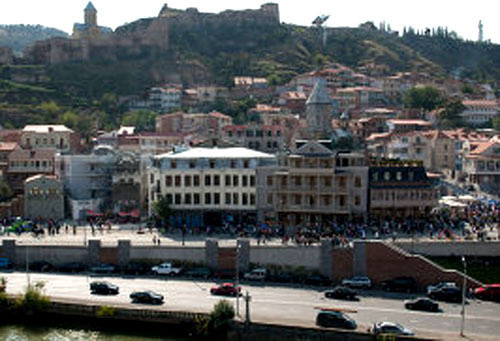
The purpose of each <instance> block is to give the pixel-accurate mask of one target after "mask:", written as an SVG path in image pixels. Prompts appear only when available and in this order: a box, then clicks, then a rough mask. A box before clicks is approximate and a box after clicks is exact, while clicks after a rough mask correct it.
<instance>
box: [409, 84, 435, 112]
mask: <svg viewBox="0 0 500 341" xmlns="http://www.w3.org/2000/svg"><path fill="white" fill-rule="evenodd" d="M403 104H404V105H405V107H407V108H413V109H421V110H424V111H432V110H434V109H436V108H437V107H439V106H440V105H441V104H443V97H442V96H441V93H440V92H439V90H438V89H436V88H434V87H432V86H423V87H414V88H411V89H409V90H407V91H406V92H405V93H404V94H403Z"/></svg>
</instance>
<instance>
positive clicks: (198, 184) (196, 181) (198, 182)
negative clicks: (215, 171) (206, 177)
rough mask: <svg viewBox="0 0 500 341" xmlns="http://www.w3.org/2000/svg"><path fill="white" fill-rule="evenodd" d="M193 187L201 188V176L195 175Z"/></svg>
mask: <svg viewBox="0 0 500 341" xmlns="http://www.w3.org/2000/svg"><path fill="white" fill-rule="evenodd" d="M193 185H194V186H195V187H199V186H200V176H199V175H194V176H193Z"/></svg>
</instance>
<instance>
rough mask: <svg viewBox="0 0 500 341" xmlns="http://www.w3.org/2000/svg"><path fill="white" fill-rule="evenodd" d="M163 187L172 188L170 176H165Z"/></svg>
mask: <svg viewBox="0 0 500 341" xmlns="http://www.w3.org/2000/svg"><path fill="white" fill-rule="evenodd" d="M165 186H167V187H172V176H171V175H167V176H165Z"/></svg>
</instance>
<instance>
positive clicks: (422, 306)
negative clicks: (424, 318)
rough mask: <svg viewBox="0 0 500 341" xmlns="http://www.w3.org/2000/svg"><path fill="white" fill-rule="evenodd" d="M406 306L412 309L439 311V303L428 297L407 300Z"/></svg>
mask: <svg viewBox="0 0 500 341" xmlns="http://www.w3.org/2000/svg"><path fill="white" fill-rule="evenodd" d="M405 308H406V309H410V310H421V311H433V312H436V311H439V304H437V303H436V302H434V301H433V300H431V299H428V298H416V299H414V300H408V301H405Z"/></svg>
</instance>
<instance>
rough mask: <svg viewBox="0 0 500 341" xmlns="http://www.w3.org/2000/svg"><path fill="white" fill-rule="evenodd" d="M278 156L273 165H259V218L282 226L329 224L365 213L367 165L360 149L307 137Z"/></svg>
mask: <svg viewBox="0 0 500 341" xmlns="http://www.w3.org/2000/svg"><path fill="white" fill-rule="evenodd" d="M328 143H329V142H328ZM280 161H281V162H280V166H279V167H275V168H274V169H272V168H269V167H267V168H266V167H264V168H262V169H259V186H262V188H263V193H264V194H263V196H262V197H260V198H259V199H260V200H261V201H259V210H260V216H261V217H262V218H275V219H277V221H280V222H282V223H283V224H284V225H285V226H311V225H315V224H319V225H320V226H329V225H331V223H332V222H333V221H339V222H340V221H347V220H350V219H357V220H364V219H365V218H366V213H367V188H368V166H367V164H366V160H365V156H364V155H363V154H358V153H349V152H347V153H340V152H338V153H336V152H333V151H332V150H330V149H329V148H327V147H326V146H325V145H323V144H321V143H320V142H317V141H309V142H305V143H304V144H303V145H300V146H298V149H297V150H296V152H294V153H293V154H291V155H287V156H284V157H283V160H280ZM259 218H260V217H259Z"/></svg>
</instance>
